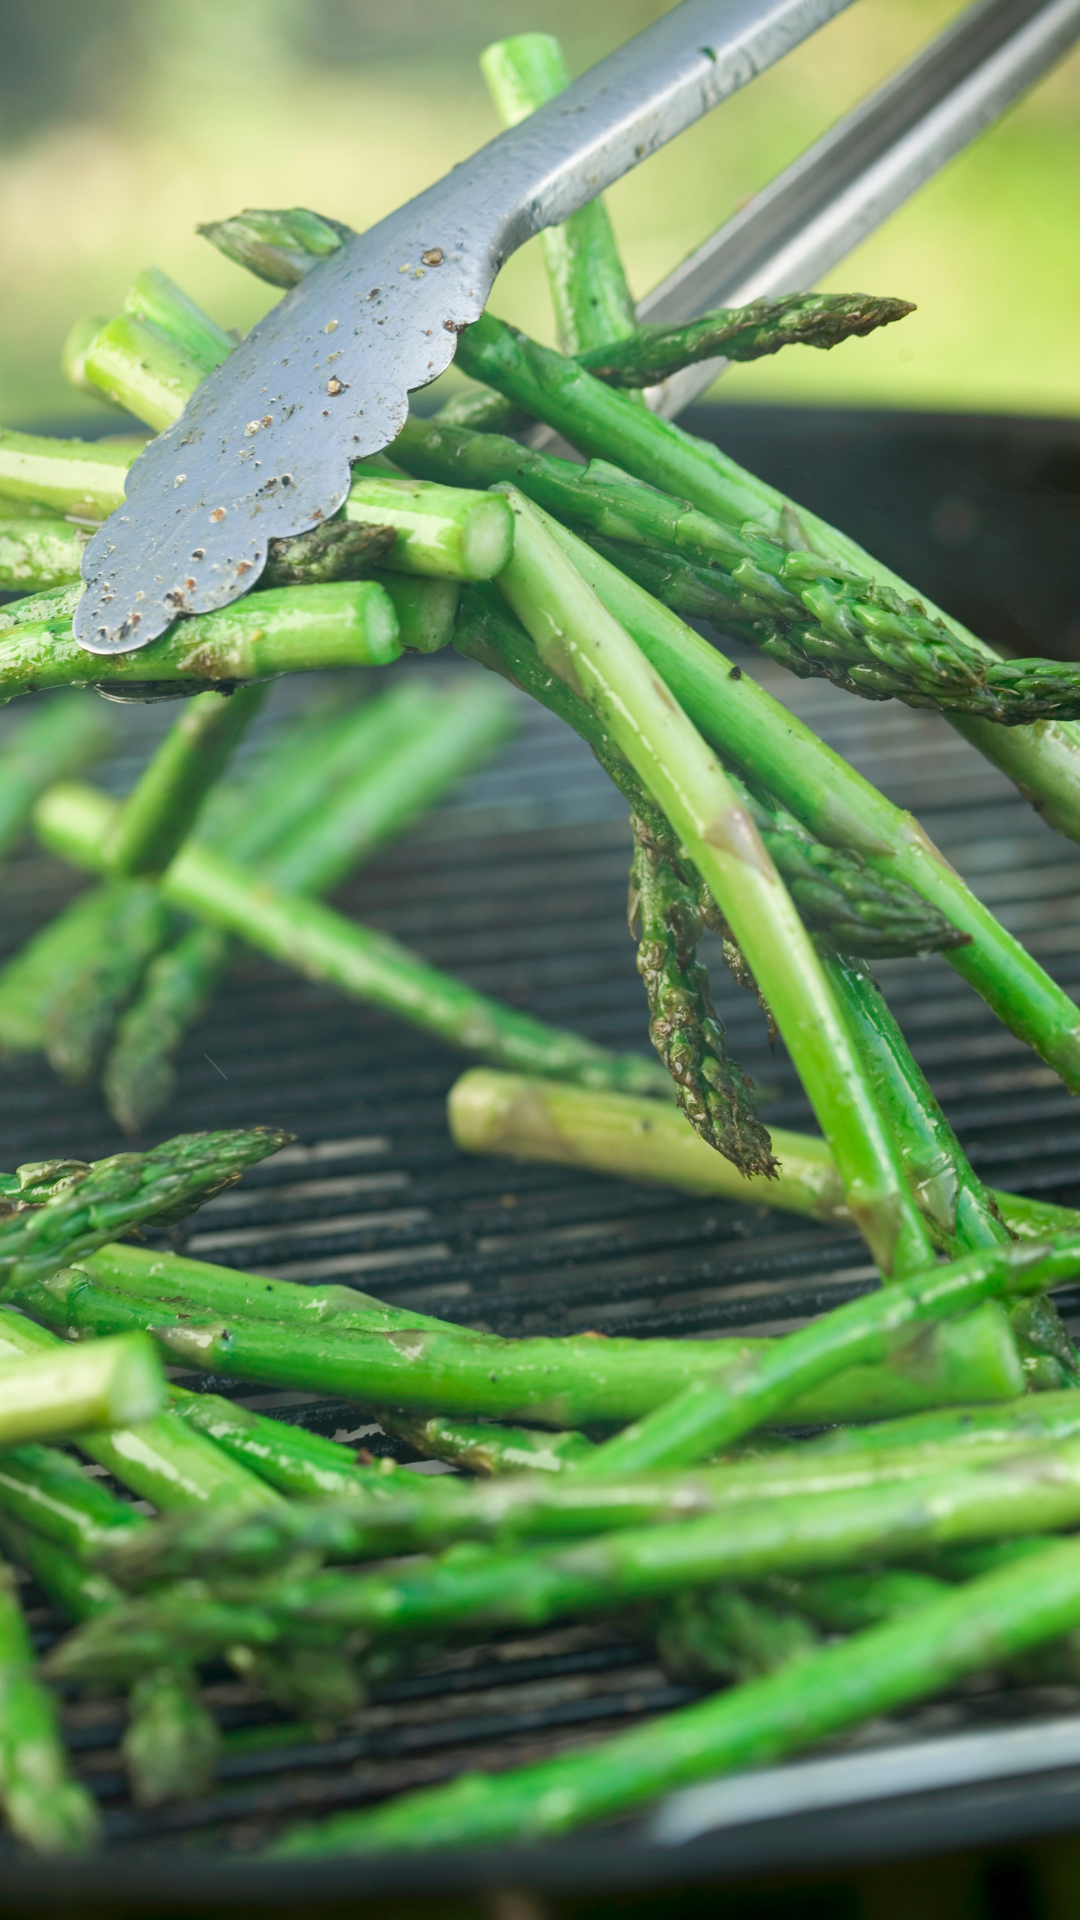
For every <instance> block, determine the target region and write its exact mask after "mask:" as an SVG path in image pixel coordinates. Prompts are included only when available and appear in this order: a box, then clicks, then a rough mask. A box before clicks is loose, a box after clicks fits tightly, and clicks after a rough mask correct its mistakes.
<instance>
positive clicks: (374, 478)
mask: <svg viewBox="0 0 1080 1920" xmlns="http://www.w3.org/2000/svg"><path fill="white" fill-rule="evenodd" d="M344 513H345V517H346V519H347V520H349V521H354V522H357V523H358V524H361V525H365V526H373V527H387V526H390V527H393V528H394V529H395V532H396V535H397V538H396V541H395V544H394V547H393V550H392V552H391V553H390V554H389V555H388V557H387V561H386V564H387V565H388V566H389V567H392V568H394V569H396V570H397V571H398V572H399V573H422V574H433V575H435V576H436V577H440V576H442V577H445V578H447V579H450V580H490V579H491V578H492V577H493V575H494V574H496V573H501V571H502V569H503V567H504V566H505V565H506V562H507V561H508V560H509V558H510V549H511V547H512V546H513V544H514V523H513V519H512V517H511V515H510V512H509V509H508V507H507V504H506V502H505V501H504V500H501V499H500V498H499V496H498V495H497V494H488V493H469V492H466V491H465V490H464V489H463V488H460V487H440V486H433V485H432V483H431V482H430V481H426V480H425V481H418V480H410V479H406V478H404V477H402V478H401V479H400V480H394V479H389V478H385V479H384V478H383V477H382V476H381V475H377V474H371V475H364V476H362V477H361V478H360V479H358V480H354V481H353V483H352V486H351V488H350V489H349V494H348V497H347V499H346V501H345V507H344Z"/></svg>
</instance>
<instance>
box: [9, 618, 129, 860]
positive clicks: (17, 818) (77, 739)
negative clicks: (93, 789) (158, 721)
mask: <svg viewBox="0 0 1080 1920" xmlns="http://www.w3.org/2000/svg"><path fill="white" fill-rule="evenodd" d="M2 620H3V609H2V608H0V622H2ZM110 733H111V729H110V728H109V726H108V725H107V723H106V722H105V720H104V719H103V718H102V715H101V709H100V707H99V705H98V703H97V702H96V701H94V700H82V699H80V698H79V696H78V695H77V694H62V695H59V696H58V697H57V698H56V699H54V700H46V701H44V702H43V703H42V705H41V706H39V707H38V709H37V711H36V712H34V713H31V714H29V715H28V716H27V718H26V719H25V720H23V721H22V722H21V724H20V725H19V726H18V727H16V728H14V729H13V730H12V732H11V733H9V734H8V735H7V737H6V738H5V740H4V745H3V748H2V749H0V859H2V858H3V856H4V854H5V853H6V852H7V851H8V849H9V847H10V846H11V845H12V843H13V841H14V840H15V838H16V836H17V835H18V833H19V832H20V831H21V829H22V826H23V824H24V822H25V820H26V818H27V816H28V814H29V812H30V809H31V807H32V806H33V804H34V801H35V800H36V799H37V797H38V794H39V793H43V792H44V790H45V788H46V787H47V786H48V785H49V784H50V783H51V782H52V781H53V780H57V779H61V778H62V777H63V776H64V774H66V773H78V772H79V771H80V770H81V769H82V768H83V767H85V766H88V765H89V764H90V762H91V761H93V760H96V759H97V758H98V756H99V755H100V754H101V753H102V752H103V751H104V748H105V746H106V745H107V744H108V741H109V738H110Z"/></svg>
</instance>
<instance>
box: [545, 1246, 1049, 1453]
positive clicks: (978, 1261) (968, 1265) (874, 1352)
mask: <svg viewBox="0 0 1080 1920" xmlns="http://www.w3.org/2000/svg"><path fill="white" fill-rule="evenodd" d="M1078 1261H1080V1237H1078V1236H1077V1235H1075V1234H1062V1235H1061V1236H1060V1237H1059V1238H1058V1239H1056V1240H1053V1241H1047V1242H1045V1243H1042V1244H1040V1243H1039V1242H1037V1241H1036V1242H1023V1241H1010V1242H1008V1243H1007V1244H1006V1245H1004V1246H998V1247H991V1248H980V1249H978V1250H977V1251H976V1252H974V1253H969V1254H966V1255H964V1256H963V1257H962V1258H961V1259H959V1260H953V1261H951V1262H950V1263H949V1264H948V1265H947V1266H944V1267H937V1268H931V1269H930V1271H929V1272H928V1273H925V1274H916V1275H915V1276H914V1278H912V1279H907V1280H903V1281H899V1282H897V1283H896V1285H895V1287H892V1288H888V1289H887V1290H886V1291H885V1292H884V1293H883V1294H878V1295H874V1294H872V1295H869V1296H868V1297H867V1298H865V1299H861V1300H854V1301H851V1302H849V1303H848V1304H847V1305H846V1306H843V1307H837V1308H835V1309H834V1311H833V1312H832V1313H828V1314H824V1315H822V1316H821V1318H820V1319H818V1320H815V1321H813V1322H811V1324H810V1325H809V1326H807V1327H804V1328H802V1329H800V1331H799V1332H798V1333H793V1334H788V1335H786V1336H785V1337H784V1338H783V1339H780V1340H777V1341H776V1342H775V1344H774V1346H773V1347H772V1348H771V1350H770V1351H769V1353H768V1354H766V1355H759V1356H756V1357H755V1358H754V1359H753V1360H751V1361H749V1362H748V1363H747V1365H746V1367H745V1368H744V1369H743V1370H742V1373H741V1375H740V1376H739V1377H737V1378H734V1379H733V1380H732V1381H731V1382H730V1384H725V1385H724V1386H722V1387H721V1386H718V1385H716V1384H714V1385H713V1386H712V1387H707V1386H706V1385H705V1384H704V1382H700V1381H699V1382H695V1383H693V1384H692V1385H690V1386H687V1387H684V1388H683V1390H682V1392H681V1393H680V1394H678V1395H677V1396H676V1397H675V1399H674V1400H672V1401H671V1403H670V1404H669V1405H668V1406H666V1407H660V1408H658V1409H657V1411H656V1412H655V1413H653V1414H651V1415H649V1416H648V1417H647V1418H646V1419H645V1420H643V1421H640V1422H638V1423H636V1424H635V1425H634V1426H630V1427H627V1428H626V1429H625V1431H624V1432H623V1433H620V1434H617V1435H616V1437H615V1438H614V1439H613V1440H609V1441H607V1442H606V1443H605V1445H604V1446H602V1447H600V1448H598V1450H597V1452H596V1453H595V1454H593V1455H591V1456H590V1458H589V1460H588V1461H587V1462H586V1463H584V1464H583V1466H582V1468H581V1469H580V1471H581V1472H583V1473H589V1474H599V1475H604V1474H610V1473H618V1472H623V1471H626V1470H630V1471H637V1470H638V1469H640V1468H643V1467H652V1466H676V1465H682V1464H687V1463H690V1462H692V1461H694V1460H700V1459H701V1458H702V1456H703V1455H705V1454H707V1453H710V1452H715V1451H717V1450H719V1449H720V1448H721V1447H727V1446H730V1445H731V1443H732V1442H733V1441H734V1440H737V1439H739V1438H740V1437H741V1435H742V1434H744V1433H749V1432H751V1431H752V1429H753V1428H754V1427H756V1426H761V1425H763V1424H764V1423H765V1422H766V1421H768V1420H770V1419H772V1418H774V1417H775V1415H776V1414H777V1413H778V1412H779V1411H780V1410H781V1409H782V1408H783V1405H784V1401H785V1398H786V1396H787V1394H788V1392H789V1391H790V1392H791V1393H793V1394H800V1393H805V1392H806V1391H807V1390H808V1389H810V1388H812V1387H814V1386H816V1385H817V1384H818V1383H819V1382H820V1381H822V1380H825V1379H828V1377H829V1373H830V1372H831V1371H832V1369H833V1367H834V1366H836V1367H837V1369H838V1368H839V1367H840V1366H842V1365H843V1364H845V1362H846V1363H848V1364H851V1363H852V1362H854V1363H858V1362H860V1361H862V1362H865V1361H867V1360H871V1361H873V1360H879V1361H880V1360H881V1359H884V1358H885V1356H886V1355H887V1353H888V1352H889V1350H890V1347H891V1345H892V1343H893V1342H894V1341H895V1340H897V1339H898V1338H899V1339H904V1338H905V1337H910V1330H911V1329H912V1328H913V1327H914V1326H916V1325H918V1324H920V1323H921V1322H923V1321H924V1320H926V1319H934V1318H937V1317H939V1316H940V1315H941V1314H945V1313H950V1312H962V1311H963V1310H964V1309H965V1308H967V1307H972V1306H977V1305H979V1304H981V1303H982V1302H983V1301H985V1300H988V1299H993V1298H996V1297H998V1296H1000V1295H1001V1294H1003V1293H1015V1294H1031V1293H1041V1292H1043V1291H1044V1290H1045V1288H1046V1287H1047V1286H1053V1285H1055V1284H1057V1283H1058V1281H1059V1279H1060V1278H1063V1277H1064V1276H1065V1275H1066V1274H1067V1273H1070V1272H1072V1271H1074V1270H1075V1266H1076V1263H1077V1262H1078ZM1033 1276H1034V1277H1033ZM789 1383H790V1385H789Z"/></svg>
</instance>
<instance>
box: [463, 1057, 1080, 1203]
mask: <svg viewBox="0 0 1080 1920" xmlns="http://www.w3.org/2000/svg"><path fill="white" fill-rule="evenodd" d="M448 1113H449V1120H450V1131H451V1133H452V1134H453V1136H454V1139H455V1140H456V1142H457V1144H458V1146H459V1147H463V1148H464V1150H465V1151H466V1153H505V1154H508V1155H510V1156H511V1158H513V1159H516V1160H540V1161H549V1162H551V1163H553V1164H554V1165H557V1166H569V1167H589V1168H591V1169H592V1171H593V1172H595V1173H606V1174H614V1175H615V1176H616V1177H617V1178H621V1179H627V1180H658V1181H660V1182H661V1183H662V1184H663V1185H665V1186H671V1187H681V1188H683V1189H684V1190H685V1191H686V1192H687V1193H702V1194H704V1193H714V1194H719V1195H722V1197H723V1198H724V1199H725V1200H735V1201H742V1202H744V1203H746V1204H748V1205H751V1206H759V1207H760V1206H772V1207H778V1208H779V1209H780V1210H781V1211H782V1212H785V1213H798V1214H803V1215H805V1216H806V1217H808V1218H809V1219H811V1220H822V1221H824V1222H825V1223H826V1224H827V1225H830V1226H832V1225H839V1224H841V1223H843V1222H845V1221H847V1220H848V1219H850V1215H849V1214H848V1212H847V1207H846V1203H845V1201H844V1193H843V1188H842V1187H841V1185H840V1181H839V1179H838V1177H837V1174H836V1168H835V1166H834V1164H833V1159H832V1155H831V1154H830V1152H829V1150H828V1147H827V1146H826V1144H825V1142H824V1140H820V1139H818V1138H816V1137H815V1136H814V1135H812V1134H806V1133H789V1132H787V1131H786V1130H785V1129H783V1128H780V1127H774V1128H773V1130H772V1142H773V1150H774V1152H775V1154H776V1156H777V1167H778V1171H777V1174H776V1177H775V1179H773V1180H770V1181H769V1182H768V1183H766V1182H765V1181H764V1180H762V1179H760V1178H756V1179H754V1180H752V1181H748V1180H746V1179H745V1178H744V1176H743V1175H742V1174H740V1173H739V1172H738V1170H737V1169H736V1168H734V1167H732V1166H731V1164H730V1162H727V1161H724V1160H722V1159H721V1158H720V1157H719V1155H717V1154H713V1153H712V1152H711V1151H710V1150H709V1149H708V1148H707V1147H706V1146H705V1145H704V1143H703V1142H701V1141H699V1140H698V1139H697V1136H696V1135H695V1134H694V1133H693V1131H692V1130H691V1128H690V1127H689V1126H688V1125H687V1123H686V1121H685V1120H684V1119H683V1118H682V1116H681V1115H680V1114H679V1113H678V1112H676V1111H675V1110H674V1109H672V1108H662V1107H659V1106H657V1105H655V1104H654V1103H653V1102H652V1101H651V1100H649V1101H644V1100H638V1099H634V1098H633V1097H632V1096H630V1095H628V1094H607V1093H590V1092H588V1091H586V1090H585V1089H584V1088H579V1087H569V1086H560V1084H559V1083H558V1082H557V1081H545V1080H528V1079H525V1078H523V1077H522V1076H520V1075H518V1074H509V1073H495V1072H493V1071H491V1070H490V1069H489V1068H485V1067H472V1068H470V1069H469V1071H468V1072H467V1073H463V1074H462V1076H461V1079H460V1080H458V1081H457V1082H456V1083H455V1085H454V1086H453V1087H452V1088H451V1090H450V1099H449V1103H448ZM990 1199H991V1203H992V1204H993V1205H994V1206H996V1207H997V1209H998V1211H999V1212H1000V1214H1001V1216H1002V1219H1003V1220H1004V1221H1005V1224H1006V1226H1007V1227H1008V1229H1009V1232H1010V1233H1011V1234H1013V1235H1014V1236H1015V1237H1016V1238H1018V1239H1025V1240H1030V1239H1042V1238H1045V1237H1046V1236H1047V1235H1048V1234H1051V1233H1062V1232H1069V1231H1076V1230H1077V1229H1080V1214H1078V1213H1075V1212H1073V1210H1072V1209H1071V1208H1069V1207H1055V1206H1053V1205H1051V1204H1050V1203H1049V1202H1047V1201H1043V1200H1029V1199H1028V1198H1027V1196H1026V1195H1025V1194H1021V1193H1002V1192H996V1193H992V1194H991V1195H990Z"/></svg>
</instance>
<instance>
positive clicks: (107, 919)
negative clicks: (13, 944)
mask: <svg viewBox="0 0 1080 1920" xmlns="http://www.w3.org/2000/svg"><path fill="white" fill-rule="evenodd" d="M116 895H117V888H116V885H115V883H113V884H111V885H106V886H101V887H90V888H88V889H87V890H86V891H85V892H83V893H79V894H76V896H75V898H74V899H73V900H72V901H71V902H70V904H69V905H68V906H67V907H65V908H64V909H63V911H62V912H61V913H59V914H57V915H56V917H55V919H53V920H50V921H49V922H48V923H47V925H46V926H44V927H42V929H41V932H40V933H36V934H35V935H34V937H33V939H31V940H28V941H27V943H26V945H25V946H24V947H20V948H19V950H18V952H17V953H15V954H13V955H12V957H11V959H10V960H9V961H8V962H7V965H6V966H5V967H4V968H3V970H2V971H0V1048H3V1049H4V1051H5V1052H9V1053H34V1052H37V1051H40V1050H43V1049H44V1047H45V1044H46V1037H47V1036H46V1017H47V1012H48V1008H49V1006H50V1005H51V1004H53V1002H54V1001H55V1000H57V999H58V998H60V997H61V996H62V995H63V994H64V993H65V992H66V991H67V989H68V988H69V987H70V986H71V984H72V983H73V981H74V980H76V979H77V978H78V976H79V975H80V973H81V972H82V969H83V965H84V961H85V956H86V954H87V952H94V951H100V950H101V947H102V945H103V943H104V942H106V941H108V940H109V937H110V935H109V930H110V927H111V925H112V923H113V921H114V919H115V914H116Z"/></svg>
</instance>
